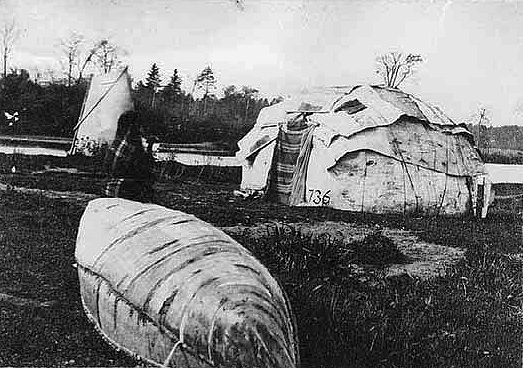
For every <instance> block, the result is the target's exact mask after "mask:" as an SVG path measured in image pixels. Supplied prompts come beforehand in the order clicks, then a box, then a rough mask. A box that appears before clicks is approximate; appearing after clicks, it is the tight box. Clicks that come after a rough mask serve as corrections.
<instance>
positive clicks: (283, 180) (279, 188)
mask: <svg viewBox="0 0 523 368" xmlns="http://www.w3.org/2000/svg"><path fill="white" fill-rule="evenodd" d="M313 129H314V127H305V128H303V127H302V129H299V130H287V131H285V130H283V128H280V131H279V133H278V138H277V141H276V147H275V149H274V157H273V161H272V162H273V163H272V169H271V178H270V186H269V194H268V195H269V197H270V198H271V199H273V200H276V201H278V202H281V203H285V204H296V203H299V202H301V201H302V200H303V198H304V195H305V179H306V172H307V164H308V157H309V155H310V149H311V148H312V130H313Z"/></svg>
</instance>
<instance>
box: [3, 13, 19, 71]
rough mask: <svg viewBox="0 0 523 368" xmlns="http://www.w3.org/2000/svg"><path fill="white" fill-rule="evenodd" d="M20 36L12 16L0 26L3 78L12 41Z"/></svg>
mask: <svg viewBox="0 0 523 368" xmlns="http://www.w3.org/2000/svg"><path fill="white" fill-rule="evenodd" d="M19 37H20V30H19V29H18V28H17V27H16V22H15V19H14V18H12V19H11V20H9V21H6V22H5V23H4V26H3V27H2V28H0V42H1V46H2V59H3V63H4V78H5V77H6V76H7V59H8V58H9V55H10V54H11V51H12V49H13V45H14V43H15V42H16V41H17V40H18V38H19Z"/></svg>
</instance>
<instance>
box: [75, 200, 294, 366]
mask: <svg viewBox="0 0 523 368" xmlns="http://www.w3.org/2000/svg"><path fill="white" fill-rule="evenodd" d="M76 259H77V264H78V274H79V279H80V292H81V296H82V301H83V303H84V307H85V310H86V313H87V315H88V317H89V318H90V319H91V321H92V322H93V323H94V324H95V326H96V327H97V328H98V329H99V331H100V332H101V333H102V334H103V336H104V337H105V338H106V339H107V340H108V341H109V342H111V343H112V344H113V345H115V346H116V347H118V348H122V349H124V350H126V351H127V352H130V353H132V354H134V355H137V356H139V357H140V358H143V359H145V360H147V361H148V362H150V363H153V364H157V365H164V366H176V367H188V366H191V367H289V368H290V367H297V366H299V357H298V346H297V343H296V338H295V336H296V331H295V324H294V317H293V315H292V311H291V309H290V306H289V303H288V301H287V299H286V297H285V295H284V293H283V291H282V290H281V288H280V287H279V285H278V283H277V282H276V280H275V279H274V278H273V277H272V276H271V275H270V274H269V272H268V271H267V269H266V268H265V267H263V266H262V265H261V264H260V263H259V262H258V261H257V260H256V259H255V258H254V257H253V256H252V255H251V254H250V253H249V252H248V251H247V250H246V249H245V248H243V247H242V246H241V245H240V244H238V243H237V242H235V241H234V240H233V239H232V238H230V237H229V236H227V235H226V234H225V233H223V232H222V231H220V230H218V229H216V228H214V227H212V226H211V225H209V224H207V223H205V222H203V221H201V220H199V219H197V218H196V217H194V216H192V215H187V214H185V213H182V212H178V211H173V210H169V209H167V208H164V207H161V206H157V205H152V204H147V205H144V204H142V203H138V202H132V201H128V200H124V199H119V198H102V199H96V200H93V201H91V202H90V203H89V205H88V206H87V209H86V210H85V213H84V215H83V217H82V220H81V223H80V228H79V232H78V238H77V245H76Z"/></svg>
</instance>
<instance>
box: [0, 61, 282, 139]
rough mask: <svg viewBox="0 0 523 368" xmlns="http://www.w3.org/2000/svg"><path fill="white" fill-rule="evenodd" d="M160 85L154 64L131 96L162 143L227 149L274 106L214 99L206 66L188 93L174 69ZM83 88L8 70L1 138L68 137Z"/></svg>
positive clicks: (0, 90)
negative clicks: (220, 144) (16, 118)
mask: <svg viewBox="0 0 523 368" xmlns="http://www.w3.org/2000/svg"><path fill="white" fill-rule="evenodd" d="M113 67H114V66H113ZM161 81H162V78H161V71H160V69H159V68H158V66H157V64H153V65H152V66H151V68H150V70H149V73H148V75H147V77H146V78H145V79H144V80H141V81H138V83H136V84H135V85H134V87H133V89H132V94H133V99H134V102H135V108H136V110H137V111H138V112H139V113H140V114H141V115H142V117H143V119H144V121H145V123H146V134H148V135H149V136H154V137H155V139H157V140H158V141H162V142H202V141H222V142H224V144H227V145H228V146H230V147H231V148H232V147H233V146H235V143H236V141H237V140H238V139H240V138H241V137H242V136H243V135H245V134H246V133H247V131H249V130H250V129H251V128H252V126H253V125H254V123H255V121H256V118H257V116H258V113H259V111H260V110H261V109H262V108H263V107H265V106H268V105H269V104H271V103H275V102H277V101H278V100H277V99H273V100H272V101H269V100H267V99H266V98H261V97H259V93H258V90H257V89H255V88H252V87H248V86H243V87H237V86H232V85H231V86H227V87H226V88H224V90H223V95H222V96H221V97H217V93H216V92H217V88H216V83H217V82H216V78H215V76H214V72H213V71H212V69H211V68H210V67H206V68H205V69H203V70H202V72H201V73H200V74H199V75H198V77H197V78H196V80H195V81H194V84H193V90H192V91H184V90H183V89H182V88H181V83H182V80H181V77H180V76H179V73H178V70H177V69H174V70H173V71H172V74H171V76H170V78H169V81H168V83H167V84H165V85H162V82H161ZM87 88H88V79H86V78H85V77H82V78H80V79H79V78H78V77H77V76H76V77H74V78H73V77H72V80H71V79H69V78H65V79H61V80H55V81H51V82H50V83H45V84H42V83H40V82H39V81H38V80H35V79H33V78H31V77H30V75H29V73H28V72H27V71H26V70H24V69H20V70H15V69H12V70H11V71H10V72H9V73H7V74H6V76H5V77H0V106H1V110H2V113H1V114H2V115H1V116H0V133H2V134H28V135H45V136H59V137H72V136H73V128H74V126H75V125H76V123H77V121H78V117H79V114H80V110H81V107H82V103H83V99H84V96H85V93H86V91H87ZM198 92H200V94H201V97H198V98H197V97H195V95H197V93H198ZM15 112H18V116H19V121H18V122H17V123H16V124H11V125H10V120H9V118H8V116H12V114H14V113H15ZM5 113H7V114H5Z"/></svg>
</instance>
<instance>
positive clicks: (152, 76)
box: [145, 63, 160, 89]
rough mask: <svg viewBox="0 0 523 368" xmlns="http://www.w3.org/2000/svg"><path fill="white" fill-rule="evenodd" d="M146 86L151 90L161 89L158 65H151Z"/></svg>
mask: <svg viewBox="0 0 523 368" xmlns="http://www.w3.org/2000/svg"><path fill="white" fill-rule="evenodd" d="M145 86H146V87H147V88H151V89H158V87H160V69H159V68H158V65H156V63H153V65H151V69H149V73H147V78H145Z"/></svg>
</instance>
